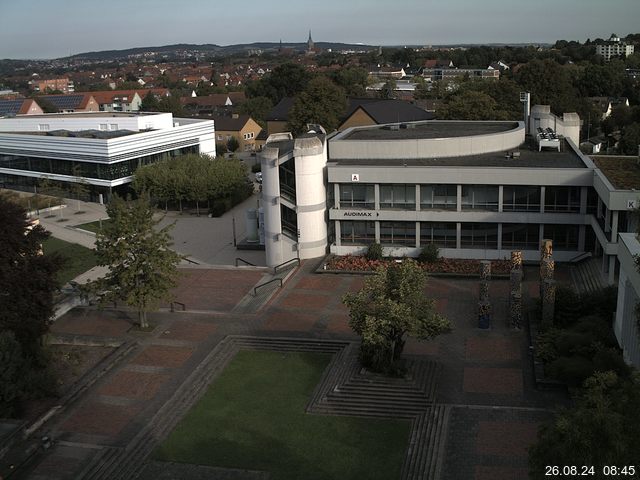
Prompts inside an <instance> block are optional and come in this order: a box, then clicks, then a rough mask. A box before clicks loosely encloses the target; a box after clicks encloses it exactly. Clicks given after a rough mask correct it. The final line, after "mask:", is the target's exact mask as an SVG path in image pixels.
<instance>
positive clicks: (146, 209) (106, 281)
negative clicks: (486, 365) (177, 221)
mask: <svg viewBox="0 0 640 480" xmlns="http://www.w3.org/2000/svg"><path fill="white" fill-rule="evenodd" d="M107 214H108V215H109V218H110V219H111V221H110V222H109V223H106V224H105V225H103V228H102V230H101V231H100V232H98V234H97V236H96V256H97V258H98V262H99V264H100V265H102V266H106V267H109V272H108V273H107V274H106V275H105V276H104V277H102V278H100V279H98V280H96V281H95V282H93V283H92V285H91V289H92V290H93V291H94V292H97V293H98V295H99V298H100V300H101V302H103V303H104V302H110V301H116V300H121V301H124V302H126V303H127V305H129V306H131V307H133V308H135V309H136V310H137V311H138V321H139V323H140V326H141V327H142V328H146V327H148V322H147V313H148V312H149V311H151V310H153V309H155V308H156V307H157V306H158V304H159V303H160V302H161V301H163V300H165V301H166V300H168V299H169V297H170V290H171V288H173V287H175V285H176V277H177V275H178V270H177V266H178V263H180V259H181V256H180V255H179V254H177V253H176V252H174V251H173V250H171V246H172V244H171V237H170V236H169V231H170V230H171V228H173V225H168V226H166V227H164V228H162V229H158V224H159V223H160V220H154V218H153V211H152V210H151V206H150V204H149V198H148V196H147V195H142V196H141V197H140V198H139V199H137V200H131V201H125V200H123V199H122V198H119V197H117V196H114V198H113V199H112V200H111V202H110V203H109V205H108V206H107Z"/></svg>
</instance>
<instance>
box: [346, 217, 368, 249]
mask: <svg viewBox="0 0 640 480" xmlns="http://www.w3.org/2000/svg"><path fill="white" fill-rule="evenodd" d="M340 240H341V241H342V244H343V245H368V244H370V243H374V242H375V241H376V224H375V222H354V221H341V222H340Z"/></svg>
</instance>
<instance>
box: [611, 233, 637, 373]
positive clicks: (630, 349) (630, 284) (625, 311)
mask: <svg viewBox="0 0 640 480" xmlns="http://www.w3.org/2000/svg"><path fill="white" fill-rule="evenodd" d="M638 255H640V243H639V242H638V237H637V235H636V234H634V233H621V234H620V248H619V250H618V260H619V261H620V277H619V278H618V305H617V308H616V318H615V322H614V324H613V331H614V332H615V334H616V338H617V339H618V344H619V345H620V348H622V352H623V355H624V359H625V360H626V361H627V362H628V363H631V364H633V365H635V366H636V367H639V368H640V328H638V315H637V314H636V306H637V305H638V302H640V273H639V272H638V269H637V267H636V262H635V258H636V256H638Z"/></svg>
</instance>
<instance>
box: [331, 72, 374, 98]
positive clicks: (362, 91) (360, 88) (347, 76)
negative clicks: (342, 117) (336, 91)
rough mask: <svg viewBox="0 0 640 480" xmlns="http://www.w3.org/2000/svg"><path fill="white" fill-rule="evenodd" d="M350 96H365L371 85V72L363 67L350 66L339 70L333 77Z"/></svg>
mask: <svg viewBox="0 0 640 480" xmlns="http://www.w3.org/2000/svg"><path fill="white" fill-rule="evenodd" d="M333 79H334V81H335V82H336V84H337V85H338V86H340V87H342V88H343V89H344V91H345V93H346V94H347V96H349V97H364V96H366V94H367V85H369V72H367V70H365V69H364V68H362V67H356V66H350V67H346V68H342V69H340V70H338V72H337V73H336V74H335V75H334V77H333Z"/></svg>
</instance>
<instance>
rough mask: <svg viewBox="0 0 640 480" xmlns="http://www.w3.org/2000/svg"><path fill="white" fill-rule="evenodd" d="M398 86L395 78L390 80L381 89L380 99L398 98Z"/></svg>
mask: <svg viewBox="0 0 640 480" xmlns="http://www.w3.org/2000/svg"><path fill="white" fill-rule="evenodd" d="M397 86H398V84H397V82H396V81H395V79H394V78H390V79H388V80H387V81H386V82H384V85H382V88H381V89H380V92H379V96H380V98H396V87H397Z"/></svg>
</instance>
